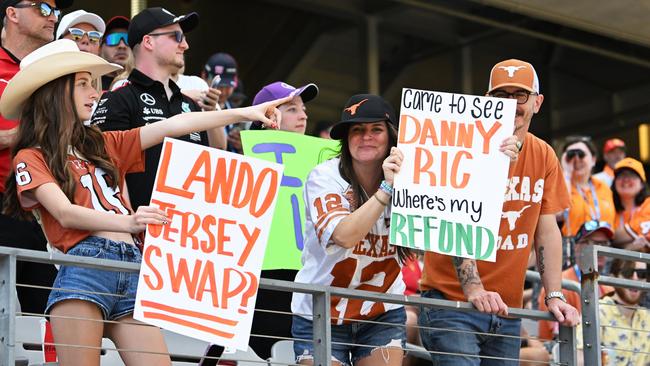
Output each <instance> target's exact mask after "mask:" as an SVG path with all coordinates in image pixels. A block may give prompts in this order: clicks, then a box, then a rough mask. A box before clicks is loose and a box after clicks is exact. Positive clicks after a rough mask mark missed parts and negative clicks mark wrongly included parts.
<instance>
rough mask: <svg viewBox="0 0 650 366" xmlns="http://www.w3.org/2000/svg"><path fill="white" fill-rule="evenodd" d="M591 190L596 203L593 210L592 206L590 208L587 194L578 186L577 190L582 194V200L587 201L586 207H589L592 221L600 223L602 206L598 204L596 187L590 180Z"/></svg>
mask: <svg viewBox="0 0 650 366" xmlns="http://www.w3.org/2000/svg"><path fill="white" fill-rule="evenodd" d="M589 189H590V190H591V199H592V200H593V201H594V209H593V210H592V208H591V206H589V201H588V200H587V196H586V195H585V192H583V191H582V189H580V188H579V187H578V186H577V185H576V190H577V191H578V192H579V193H580V196H581V197H582V200H583V201H585V205H587V207H588V208H589V216H591V219H592V220H594V221H600V206H599V204H598V196H596V188H595V187H594V182H592V181H591V179H589Z"/></svg>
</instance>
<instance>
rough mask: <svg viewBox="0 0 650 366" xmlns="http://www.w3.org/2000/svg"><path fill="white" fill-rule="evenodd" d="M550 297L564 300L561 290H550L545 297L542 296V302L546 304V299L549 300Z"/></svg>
mask: <svg viewBox="0 0 650 366" xmlns="http://www.w3.org/2000/svg"><path fill="white" fill-rule="evenodd" d="M550 299H560V300H562V301H564V302H566V297H564V294H563V293H562V291H551V292H549V293H548V295H546V297H545V298H544V304H546V305H547V306H548V300H550Z"/></svg>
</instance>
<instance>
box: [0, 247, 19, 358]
mask: <svg viewBox="0 0 650 366" xmlns="http://www.w3.org/2000/svg"><path fill="white" fill-rule="evenodd" d="M15 337H16V256H15V255H0V366H13V365H14V362H15V353H14V352H15V349H14V347H15Z"/></svg>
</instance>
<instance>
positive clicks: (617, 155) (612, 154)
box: [594, 138, 626, 187]
mask: <svg viewBox="0 0 650 366" xmlns="http://www.w3.org/2000/svg"><path fill="white" fill-rule="evenodd" d="M625 155H626V152H625V142H623V140H621V139H617V138H614V139H609V140H607V141H605V145H604V146H603V160H605V166H604V167H603V171H602V172H600V173H597V174H594V178H596V179H598V180H601V181H602V182H604V183H605V184H607V185H608V186H610V187H611V186H612V183H613V182H614V169H615V167H616V164H617V163H618V162H619V161H621V160H623V159H624V158H625Z"/></svg>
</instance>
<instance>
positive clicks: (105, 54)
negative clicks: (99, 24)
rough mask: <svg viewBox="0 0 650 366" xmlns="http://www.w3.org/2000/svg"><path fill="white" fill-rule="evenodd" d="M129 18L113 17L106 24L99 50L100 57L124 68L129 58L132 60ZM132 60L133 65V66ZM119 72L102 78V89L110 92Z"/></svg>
mask: <svg viewBox="0 0 650 366" xmlns="http://www.w3.org/2000/svg"><path fill="white" fill-rule="evenodd" d="M130 23H131V22H130V21H129V18H127V17H124V16H121V15H118V16H115V17H112V18H111V19H110V20H109V21H108V22H107V23H106V31H105V32H104V38H103V39H102V44H101V47H100V49H99V55H100V56H102V58H103V59H104V60H106V61H108V62H112V63H114V64H118V65H120V66H122V67H124V68H126V67H127V62H128V61H129V58H132V57H133V56H132V54H131V47H129V35H128V30H129V24H130ZM132 62H133V61H132V60H131V65H132ZM119 73H120V72H119V71H116V72H114V73H111V74H109V75H104V76H102V89H103V90H108V89H109V87H110V86H111V83H112V82H113V79H114V78H115V77H116V76H117V75H118V74H119Z"/></svg>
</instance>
